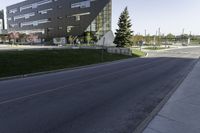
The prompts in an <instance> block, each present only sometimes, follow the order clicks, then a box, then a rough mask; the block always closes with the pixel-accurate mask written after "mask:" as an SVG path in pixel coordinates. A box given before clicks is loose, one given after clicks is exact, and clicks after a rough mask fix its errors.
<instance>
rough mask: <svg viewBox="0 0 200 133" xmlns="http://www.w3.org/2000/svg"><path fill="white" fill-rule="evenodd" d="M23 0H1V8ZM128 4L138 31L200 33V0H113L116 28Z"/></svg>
mask: <svg viewBox="0 0 200 133" xmlns="http://www.w3.org/2000/svg"><path fill="white" fill-rule="evenodd" d="M21 1H23V0H1V4H0V9H5V7H6V6H8V5H11V4H15V3H17V2H21ZM126 6H127V7H128V10H129V14H130V18H131V20H132V24H133V26H132V30H133V31H134V34H144V33H145V30H146V32H147V34H151V35H154V34H156V31H157V30H158V28H160V29H161V33H162V34H168V33H172V34H175V35H179V34H182V30H183V29H184V31H185V34H189V33H190V32H191V33H192V34H198V35H200V17H199V13H200V8H199V7H200V0H113V14H112V30H113V31H114V32H115V29H116V28H118V26H117V22H118V19H119V16H120V14H121V12H122V11H123V10H124V8H125V7H126Z"/></svg>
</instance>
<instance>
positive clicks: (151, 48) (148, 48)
mask: <svg viewBox="0 0 200 133" xmlns="http://www.w3.org/2000/svg"><path fill="white" fill-rule="evenodd" d="M144 49H147V50H163V49H168V48H165V47H146V48H144Z"/></svg>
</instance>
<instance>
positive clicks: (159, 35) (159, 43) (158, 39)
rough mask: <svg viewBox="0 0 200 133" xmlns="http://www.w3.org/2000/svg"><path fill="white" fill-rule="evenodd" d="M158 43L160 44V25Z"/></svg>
mask: <svg viewBox="0 0 200 133" xmlns="http://www.w3.org/2000/svg"><path fill="white" fill-rule="evenodd" d="M158 45H160V27H159V28H158Z"/></svg>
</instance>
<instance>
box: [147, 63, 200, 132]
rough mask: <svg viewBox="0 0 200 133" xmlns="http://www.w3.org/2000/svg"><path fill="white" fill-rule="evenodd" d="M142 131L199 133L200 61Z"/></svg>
mask: <svg viewBox="0 0 200 133" xmlns="http://www.w3.org/2000/svg"><path fill="white" fill-rule="evenodd" d="M143 133H200V61H199V62H198V63H197V64H196V66H195V67H194V69H193V70H192V71H191V72H190V74H189V75H188V77H187V78H186V79H185V80H184V82H183V83H182V84H181V85H180V87H179V88H178V89H177V90H176V92H175V93H174V94H173V95H172V97H171V98H170V99H169V101H168V102H167V103H166V104H165V105H164V107H163V108H162V109H161V111H160V112H159V113H158V114H157V115H156V116H155V117H154V119H153V120H152V121H151V122H150V123H149V125H148V126H147V128H146V129H145V130H144V131H143Z"/></svg>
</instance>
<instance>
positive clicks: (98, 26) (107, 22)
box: [86, 1, 112, 39]
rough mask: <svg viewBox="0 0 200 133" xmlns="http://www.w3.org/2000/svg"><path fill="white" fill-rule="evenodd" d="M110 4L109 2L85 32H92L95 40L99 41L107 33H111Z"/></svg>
mask: <svg viewBox="0 0 200 133" xmlns="http://www.w3.org/2000/svg"><path fill="white" fill-rule="evenodd" d="M111 19H112V2H111V1H110V2H109V3H108V4H107V5H106V6H105V7H104V9H103V10H102V11H101V12H100V13H99V14H98V16H97V17H96V18H95V19H94V20H93V21H92V23H91V24H90V25H89V26H88V28H87V29H86V32H92V33H94V34H95V36H96V37H97V39H100V38H101V37H102V36H104V35H105V34H106V33H107V32H109V31H111Z"/></svg>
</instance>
